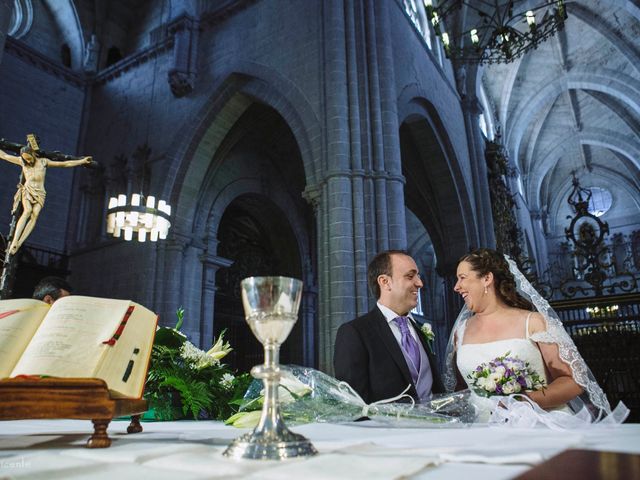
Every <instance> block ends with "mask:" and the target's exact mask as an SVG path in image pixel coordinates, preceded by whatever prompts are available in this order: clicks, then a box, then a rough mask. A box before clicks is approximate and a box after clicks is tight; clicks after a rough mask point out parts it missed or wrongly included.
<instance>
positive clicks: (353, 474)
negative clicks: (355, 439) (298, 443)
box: [244, 453, 438, 480]
mask: <svg viewBox="0 0 640 480" xmlns="http://www.w3.org/2000/svg"><path fill="white" fill-rule="evenodd" d="M437 463H438V462H437V461H435V460H434V459H432V458H419V457H404V456H403V457H397V456H384V457H372V456H360V455H347V454H340V453H332V454H325V455H318V456H315V457H312V458H309V459H307V460H299V461H294V462H287V463H282V464H278V465H277V466H275V467H272V468H267V469H264V470H261V471H259V472H255V473H252V474H250V475H247V476H246V477H244V478H247V479H252V480H290V479H292V478H304V479H305V480H335V479H336V478H348V479H350V480H360V479H362V480H391V479H397V478H403V477H409V476H411V475H415V474H416V473H418V472H420V471H421V470H422V469H424V468H426V467H429V466H433V465H436V464H437Z"/></svg>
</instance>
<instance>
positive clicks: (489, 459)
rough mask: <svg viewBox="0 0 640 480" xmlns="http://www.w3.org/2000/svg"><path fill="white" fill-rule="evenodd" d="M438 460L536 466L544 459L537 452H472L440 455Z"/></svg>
mask: <svg viewBox="0 0 640 480" xmlns="http://www.w3.org/2000/svg"><path fill="white" fill-rule="evenodd" d="M438 458H440V459H441V460H443V461H445V462H453V463H489V464H493V465H537V464H538V463H541V462H542V461H543V460H544V459H545V458H544V457H543V456H542V454H540V453H538V452H523V453H514V454H510V455H502V454H499V455H486V454H480V453H473V452H464V453H462V452H461V453H441V454H439V455H438Z"/></svg>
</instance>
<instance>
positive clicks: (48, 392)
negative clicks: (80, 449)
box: [0, 377, 147, 448]
mask: <svg viewBox="0 0 640 480" xmlns="http://www.w3.org/2000/svg"><path fill="white" fill-rule="evenodd" d="M146 410H147V401H146V400H143V399H132V398H112V397H111V394H110V393H109V390H108V389H107V384H106V383H105V382H104V381H103V380H100V379H97V378H36V377H34V378H9V379H4V380H0V420H23V419H28V418H49V419H53V418H73V419H86V420H91V421H92V422H93V427H94V430H93V435H91V437H90V438H89V440H87V445H86V446H87V448H106V447H108V446H110V445H111V439H110V438H109V436H108V435H107V428H108V426H109V423H110V422H111V420H112V419H113V418H114V417H119V416H122V415H131V423H130V424H129V426H128V428H127V433H138V432H141V431H142V425H140V415H141V414H142V413H144V412H145V411H146Z"/></svg>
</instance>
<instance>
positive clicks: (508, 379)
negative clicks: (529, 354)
mask: <svg viewBox="0 0 640 480" xmlns="http://www.w3.org/2000/svg"><path fill="white" fill-rule="evenodd" d="M510 353H511V352H507V353H505V354H504V355H502V356H501V357H497V358H494V359H493V360H491V361H490V362H487V363H483V364H481V365H478V367H477V368H476V369H475V370H474V371H473V372H471V373H470V374H469V375H467V378H468V379H469V380H470V382H469V386H470V387H471V388H472V389H473V390H474V392H475V393H476V394H477V395H480V396H483V397H490V396H494V395H511V394H514V393H520V392H521V391H523V390H541V389H543V388H545V381H544V378H542V377H540V375H539V374H538V373H537V372H536V371H535V370H533V369H532V368H531V366H530V365H529V362H525V361H523V360H521V359H519V358H518V357H516V356H510Z"/></svg>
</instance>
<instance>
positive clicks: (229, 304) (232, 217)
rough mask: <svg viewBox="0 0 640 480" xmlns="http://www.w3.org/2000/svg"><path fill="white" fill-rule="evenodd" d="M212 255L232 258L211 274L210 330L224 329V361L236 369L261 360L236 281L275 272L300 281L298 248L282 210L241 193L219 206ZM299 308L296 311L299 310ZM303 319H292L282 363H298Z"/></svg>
mask: <svg viewBox="0 0 640 480" xmlns="http://www.w3.org/2000/svg"><path fill="white" fill-rule="evenodd" d="M218 240H219V242H220V243H219V245H218V254H219V255H220V256H222V257H224V258H227V259H230V260H232V261H233V264H232V265H231V266H230V267H228V268H223V269H220V270H219V271H218V272H217V274H216V287H217V291H216V301H215V313H214V334H215V336H216V337H217V336H218V335H219V334H220V332H222V331H223V330H226V334H225V338H227V339H228V340H229V341H230V342H231V345H232V346H233V348H234V351H233V352H232V353H231V355H230V356H229V357H228V359H227V360H226V361H227V362H228V363H230V364H231V365H232V366H233V367H234V368H237V369H238V370H239V371H248V370H250V369H251V367H253V366H254V365H257V364H258V363H262V361H263V349H262V345H261V344H260V343H259V342H258V341H257V340H256V339H255V337H254V336H253V334H252V333H251V331H250V330H249V327H248V326H247V324H246V322H245V320H244V311H243V309H242V302H241V299H240V281H241V280H242V279H243V278H246V277H251V276H268V275H269V276H270V275H281V276H285V277H293V278H299V279H301V278H302V277H303V275H302V265H301V261H300V249H299V248H298V245H297V241H296V238H295V235H294V233H293V230H292V229H291V226H290V225H289V222H288V220H287V218H286V217H285V215H284V213H283V212H282V211H281V210H280V209H279V208H278V207H277V206H276V205H275V204H274V203H273V202H272V201H271V200H270V199H269V198H267V197H265V196H263V195H256V194H246V195H242V196H240V197H238V198H236V199H235V200H234V201H233V202H232V203H231V204H230V205H229V206H228V207H227V209H226V210H225V212H224V214H223V215H222V219H221V221H220V226H219V228H218ZM301 310H302V309H301ZM302 330H303V322H302V321H298V322H297V323H296V325H295V326H294V328H293V330H292V331H291V334H290V335H289V338H288V339H287V341H286V342H285V343H284V344H283V346H282V348H281V351H280V360H281V362H282V363H296V364H301V363H303V352H302V345H303V342H302Z"/></svg>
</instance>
